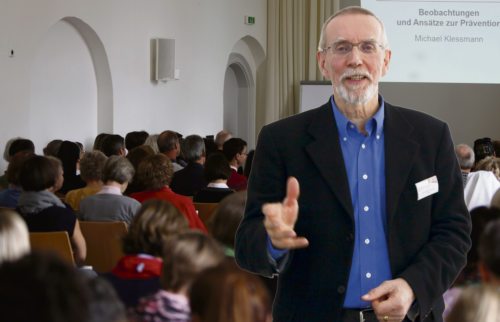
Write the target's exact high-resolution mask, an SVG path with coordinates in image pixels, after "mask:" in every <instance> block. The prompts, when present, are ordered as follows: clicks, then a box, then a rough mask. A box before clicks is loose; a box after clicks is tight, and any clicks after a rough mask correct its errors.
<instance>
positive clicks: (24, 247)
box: [0, 208, 30, 265]
mask: <svg viewBox="0 0 500 322" xmlns="http://www.w3.org/2000/svg"><path fill="white" fill-rule="evenodd" d="M29 252H30V240H29V234H28V227H27V226H26V223H25V222H24V220H23V219H22V218H21V216H20V215H19V214H18V213H17V212H15V211H14V210H10V209H5V208H4V209H0V265H1V264H2V263H4V262H6V261H14V260H17V259H18V258H21V257H23V256H24V255H26V254H28V253H29Z"/></svg>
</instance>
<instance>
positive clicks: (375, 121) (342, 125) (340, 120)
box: [330, 94, 385, 138]
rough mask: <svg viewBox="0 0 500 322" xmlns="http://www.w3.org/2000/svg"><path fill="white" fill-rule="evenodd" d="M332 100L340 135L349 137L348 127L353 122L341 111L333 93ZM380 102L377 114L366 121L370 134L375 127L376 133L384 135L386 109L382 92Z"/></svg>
mask: <svg viewBox="0 0 500 322" xmlns="http://www.w3.org/2000/svg"><path fill="white" fill-rule="evenodd" d="M330 102H331V104H332V110H333V116H334V117H335V123H336V124H337V128H338V130H339V134H340V137H342V138H345V137H348V134H347V133H348V132H347V129H348V127H349V126H350V125H351V124H352V122H351V121H349V119H348V118H347V117H345V115H344V114H342V113H341V112H340V110H339V108H338V106H337V104H335V100H334V99H333V95H332V97H331V98H330ZM378 102H379V106H380V107H379V109H378V110H377V112H376V113H375V115H373V117H372V118H371V119H370V120H368V122H367V123H366V131H367V132H368V133H369V134H371V133H372V131H373V129H374V128H375V129H376V131H377V133H376V135H378V136H380V135H382V132H383V129H384V111H385V101H384V98H383V97H382V95H380V94H379V96H378Z"/></svg>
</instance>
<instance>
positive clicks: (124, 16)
mask: <svg viewBox="0 0 500 322" xmlns="http://www.w3.org/2000/svg"><path fill="white" fill-rule="evenodd" d="M0 8H2V10H0V71H1V72H2V75H3V76H4V77H2V78H0V109H1V117H0V129H2V130H1V131H0V147H1V148H2V149H3V146H4V145H5V142H6V141H7V140H8V139H9V138H11V137H14V136H23V137H28V138H30V139H32V140H34V141H35V144H36V146H37V152H38V153H41V150H42V148H43V145H45V144H46V143H47V142H48V141H49V140H51V139H53V138H55V137H54V134H55V133H61V135H62V134H63V133H67V128H68V127H69V130H70V131H71V129H73V132H72V133H68V134H67V135H66V136H64V137H62V136H60V137H58V138H62V139H66V138H67V139H71V140H77V139H78V140H79V141H83V142H86V143H88V142H91V141H92V140H93V137H92V136H95V134H97V115H98V114H97V111H96V108H97V107H96V106H97V105H96V104H97V103H96V102H95V101H96V95H97V93H96V92H94V90H93V88H92V84H89V80H92V73H94V71H92V70H91V65H90V64H89V62H90V61H91V59H92V57H91V54H90V53H89V52H84V47H85V46H84V44H85V42H84V40H82V39H79V35H78V33H77V32H76V31H75V30H73V29H71V28H72V27H71V26H68V24H66V23H64V22H61V19H63V18H65V17H76V18H78V19H80V20H82V21H83V22H84V23H86V24H88V25H89V26H90V28H91V29H92V30H93V31H94V32H95V33H96V34H97V36H98V38H99V39H100V40H101V41H102V44H103V46H104V51H105V54H106V56H107V59H108V62H109V68H110V74H111V84H112V88H110V90H109V92H110V93H111V95H112V96H111V98H112V100H110V101H112V114H111V116H112V118H111V122H110V124H111V125H110V127H111V128H110V129H109V130H110V131H113V132H115V133H119V134H121V135H125V134H126V132H128V131H131V130H139V129H145V130H148V131H149V132H150V133H155V132H160V131H162V130H165V129H172V130H176V131H179V132H181V133H183V134H186V135H189V134H193V133H197V134H200V135H207V134H215V133H216V132H217V131H219V130H220V129H221V128H222V122H223V88H224V75H225V72H226V67H227V62H228V57H229V55H230V54H231V53H232V52H234V49H233V48H234V46H235V44H237V43H238V41H240V39H242V38H244V37H246V36H250V37H252V38H254V39H255V40H256V42H257V43H258V44H259V45H260V47H262V48H263V49H264V51H265V48H266V23H265V22H266V19H267V17H266V0H252V1H245V0H205V1H201V0H182V1H179V0H147V1H136V0H86V1H78V0H64V1H63V0H31V1H29V0H24V1H23V0H17V1H8V0H0ZM245 15H252V16H255V17H256V24H255V25H253V26H247V25H244V23H243V21H244V19H243V17H244V16H245ZM157 37H159V38H174V39H176V68H178V69H179V70H180V80H177V81H171V82H168V83H166V84H165V83H160V84H155V83H153V82H151V81H150V39H151V38H157ZM87 45H88V44H87ZM11 49H13V50H14V57H9V53H10V50H11ZM236 49H237V48H236ZM241 54H242V55H251V51H242V53H241ZM245 58H246V59H247V60H248V61H249V63H250V65H251V67H252V68H253V70H252V73H253V74H254V79H256V77H255V68H256V67H258V66H255V61H256V58H255V57H245ZM68 59H70V60H76V61H75V62H74V66H72V67H71V70H69V69H68V68H69V66H70V65H69V63H68ZM44 74H45V75H46V77H43V76H44ZM78 75H79V76H80V78H78ZM89 75H90V76H89ZM75 78H78V80H75V81H73V82H71V79H75ZM94 81H95V80H94ZM47 88H52V89H54V90H57V92H54V91H48V90H45V89H47ZM70 102H74V103H75V104H72V105H71V106H68V105H70ZM92 103H94V104H92ZM86 105H88V110H85V106H86ZM82 109H83V111H82ZM64 112H65V113H64ZM87 112H88V113H87ZM33 122H36V123H37V125H35V124H33ZM79 135H82V136H83V135H85V136H86V137H82V138H78V136H79ZM4 169H5V162H4V161H3V160H1V162H0V171H3V170H4Z"/></svg>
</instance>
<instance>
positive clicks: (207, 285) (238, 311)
mask: <svg viewBox="0 0 500 322" xmlns="http://www.w3.org/2000/svg"><path fill="white" fill-rule="evenodd" d="M189 302H190V305H191V311H192V322H271V321H272V316H271V300H270V297H269V293H268V291H267V290H266V288H265V287H264V285H263V284H262V281H261V280H260V279H259V278H258V277H257V276H255V275H252V274H250V273H247V272H245V271H242V270H240V269H239V268H237V266H236V264H234V263H231V262H226V263H224V264H223V265H220V266H217V267H213V268H210V269H207V270H205V271H204V272H202V273H201V274H200V275H199V276H198V278H197V279H196V280H195V282H194V284H193V286H192V287H191V291H190V293H189Z"/></svg>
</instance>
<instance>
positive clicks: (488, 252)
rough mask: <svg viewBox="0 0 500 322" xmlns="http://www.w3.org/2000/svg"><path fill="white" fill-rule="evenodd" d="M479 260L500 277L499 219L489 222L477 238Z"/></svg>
mask: <svg viewBox="0 0 500 322" xmlns="http://www.w3.org/2000/svg"><path fill="white" fill-rule="evenodd" d="M478 253H479V258H480V260H481V261H482V262H483V263H484V265H485V266H486V267H487V268H488V270H489V271H490V272H491V273H493V275H495V276H496V277H497V278H500V219H497V220H495V221H492V222H490V223H489V224H488V225H487V226H486V228H485V229H484V232H483V234H482V235H481V238H480V240H479V247H478Z"/></svg>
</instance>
